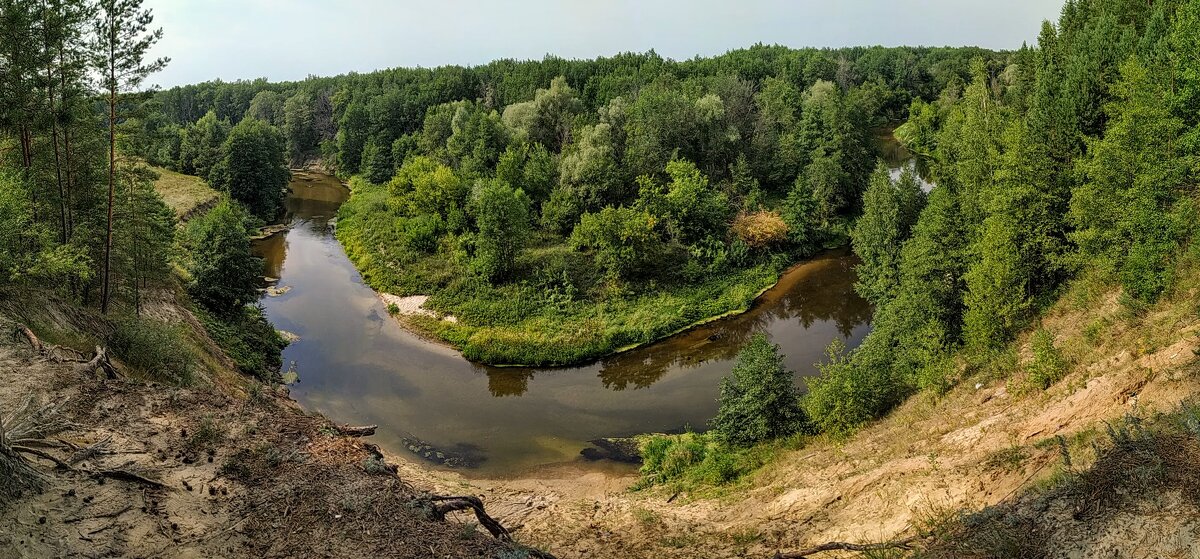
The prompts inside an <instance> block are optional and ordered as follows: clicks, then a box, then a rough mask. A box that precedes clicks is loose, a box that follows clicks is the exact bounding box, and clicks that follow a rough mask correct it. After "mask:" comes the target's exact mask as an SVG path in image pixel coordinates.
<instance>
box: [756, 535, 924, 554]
mask: <svg viewBox="0 0 1200 559" xmlns="http://www.w3.org/2000/svg"><path fill="white" fill-rule="evenodd" d="M920 539H921V536H912V537H908V538H904V539H902V540H894V541H890V542H880V543H846V542H827V543H823V544H821V545H817V546H813V547H809V548H806V549H801V550H799V551H788V552H782V551H777V552H775V555H772V558H773V559H804V558H805V557H809V556H811V555H816V554H818V553H821V552H824V551H880V550H884V549H912V546H913V544H914V543H916V542H917V541H919V540H920Z"/></svg>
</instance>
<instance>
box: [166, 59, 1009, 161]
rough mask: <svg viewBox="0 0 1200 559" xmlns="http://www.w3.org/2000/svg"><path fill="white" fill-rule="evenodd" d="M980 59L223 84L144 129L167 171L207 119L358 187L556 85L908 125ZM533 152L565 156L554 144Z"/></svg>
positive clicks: (595, 103) (590, 100) (550, 65)
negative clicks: (435, 120)
mask: <svg viewBox="0 0 1200 559" xmlns="http://www.w3.org/2000/svg"><path fill="white" fill-rule="evenodd" d="M976 56H982V57H985V58H990V57H993V56H994V53H991V52H989V51H985V50H981V49H972V48H907V47H901V48H883V47H869V48H864V47H859V48H848V49H838V50H816V49H799V50H797V49H789V48H785V47H780V46H764V45H757V46H754V47H751V48H748V49H741V50H735V51H731V52H729V53H727V54H725V55H722V56H717V57H711V58H696V59H693V60H687V61H673V60H669V59H664V58H662V57H661V56H659V55H657V54H656V53H654V52H653V51H651V52H648V53H641V54H639V53H627V54H621V55H617V56H614V57H606V58H597V59H594V60H566V59H562V58H556V57H552V56H547V57H546V58H545V59H543V60H540V61H517V60H498V61H495V62H492V63H490V64H487V65H483V66H476V67H458V66H447V67H441V68H436V69H421V68H416V69H414V68H397V69H392V70H383V71H378V72H372V73H368V74H349V75H344V76H337V77H328V78H318V77H310V78H308V79H306V80H304V81H300V82H287V83H269V82H267V81H266V80H255V81H245V82H233V83H223V82H219V81H217V82H209V83H202V84H196V85H188V86H183V87H176V88H172V89H169V90H166V91H163V92H160V93H158V94H157V95H156V96H155V99H154V101H153V108H152V110H151V113H154V114H155V116H154V117H152V118H147V120H146V122H145V123H144V125H145V127H146V129H147V131H149V132H150V133H151V134H150V136H154V135H158V136H160V137H161V138H162V139H163V141H162V143H161V144H160V145H158V146H156V148H155V149H156V150H161V152H160V154H159V155H158V156H157V161H159V162H160V163H167V162H170V161H177V160H178V155H179V154H178V152H177V151H175V149H176V148H175V147H174V146H175V145H177V144H176V142H177V141H178V139H179V138H180V132H181V129H182V128H184V127H186V126H187V125H189V124H192V123H194V122H196V121H198V120H200V119H201V118H203V117H204V116H205V115H206V114H207V113H209V112H211V113H213V115H214V117H215V118H216V119H217V120H219V121H225V122H228V123H229V124H230V125H234V124H237V123H238V122H239V121H240V120H241V119H243V118H245V117H246V116H247V115H249V116H253V117H255V118H258V119H260V120H264V121H266V122H269V123H271V124H273V125H275V126H276V127H278V128H280V129H281V130H282V131H284V134H285V136H286V138H287V143H288V148H289V154H290V156H291V158H292V161H293V163H295V164H299V163H300V162H303V161H304V160H306V159H310V158H316V157H320V158H323V159H324V162H325V163H326V164H327V165H329V166H330V167H336V168H337V169H338V170H339V172H341V173H342V174H344V175H347V176H348V175H351V174H354V173H357V172H360V171H361V170H362V166H363V165H364V164H370V163H371V161H373V160H374V159H375V158H380V159H382V156H379V155H377V153H378V152H379V151H384V152H387V153H386V158H388V159H390V160H391V166H392V167H399V166H400V164H402V163H403V159H404V157H403V156H404V151H405V150H404V148H403V147H402V148H401V150H400V153H398V154H397V153H393V151H394V150H393V147H394V146H395V143H396V141H397V140H399V139H401V138H402V137H404V136H406V135H409V134H414V133H416V132H418V131H420V130H421V128H422V127H423V126H424V123H425V120H426V116H427V114H428V111H429V109H430V108H431V107H435V106H437V105H441V104H444V103H451V102H454V101H460V100H472V101H475V100H478V101H480V103H481V104H482V105H483V107H484V108H486V109H495V110H502V109H503V108H504V107H507V106H509V105H513V104H516V103H523V102H527V101H530V100H532V99H533V98H534V96H535V95H536V92H537V90H539V89H548V88H549V87H550V82H551V81H552V80H553V79H554V78H557V77H563V78H564V80H565V81H566V84H567V85H569V86H570V87H571V88H573V89H574V90H575V91H577V92H578V100H579V102H580V106H579V109H580V110H581V112H583V113H590V114H594V113H595V112H596V111H598V110H599V109H600V108H602V107H605V106H607V105H609V104H610V103H611V102H612V101H613V100H614V99H616V98H618V97H622V98H624V99H625V100H630V99H632V98H634V97H636V96H637V93H638V92H639V91H640V90H642V89H643V88H645V87H647V86H649V85H652V84H655V83H656V82H666V83H671V82H675V83H689V84H692V89H697V88H699V89H705V90H709V91H710V92H712V93H714V94H717V95H719V96H720V97H721V98H722V99H723V102H724V103H725V104H726V106H727V107H728V108H730V111H731V112H736V108H734V106H733V105H734V104H740V105H739V107H740V108H742V109H748V108H749V107H748V106H749V105H750V104H752V99H751V97H752V96H753V94H754V92H755V91H756V90H757V89H758V87H759V86H760V85H761V84H762V83H763V82H764V80H766V79H767V78H771V77H775V78H779V79H783V80H785V81H787V82H789V83H790V84H791V85H792V86H793V87H794V88H796V89H797V90H804V89H806V88H808V87H810V86H812V85H813V84H815V83H816V82H817V81H818V80H824V81H829V82H833V83H836V84H838V86H839V87H840V88H841V89H842V90H848V89H850V88H851V87H855V86H864V85H866V86H869V87H871V88H874V89H877V90H879V91H880V92H882V93H884V95H883V96H882V99H880V102H881V103H882V105H883V112H884V114H886V115H887V116H889V117H892V118H900V117H903V116H904V114H905V111H906V110H907V107H908V104H909V102H910V101H911V100H912V99H914V98H921V99H926V100H930V99H933V98H935V97H936V96H937V94H938V93H939V92H941V91H942V90H943V89H945V87H946V86H947V85H949V84H951V83H961V82H963V81H965V80H966V79H967V78H968V73H967V71H968V64H967V63H968V61H969V60H970V59H971V58H972V57H976ZM717 77H719V78H720V79H719V80H716V81H713V79H714V78H717ZM706 80H707V83H706ZM745 112H746V111H745V110H743V112H742V115H743V116H744V113H745ZM565 124H567V125H570V123H565ZM742 130H743V131H744V130H745V129H744V128H743V129H742ZM534 140H535V141H541V143H542V144H543V145H544V146H546V147H547V148H550V149H553V148H554V147H555V146H553V145H552V144H553V143H554V142H553V141H551V140H550V139H549V138H534ZM559 143H561V142H559ZM368 145H370V146H374V147H373V149H372V152H373V153H366V154H365V153H364V152H365V150H366V148H367V146H368ZM402 145H403V144H402ZM364 155H371V156H375V157H374V158H373V157H364ZM396 155H399V157H395V156H396ZM660 170H661V169H660Z"/></svg>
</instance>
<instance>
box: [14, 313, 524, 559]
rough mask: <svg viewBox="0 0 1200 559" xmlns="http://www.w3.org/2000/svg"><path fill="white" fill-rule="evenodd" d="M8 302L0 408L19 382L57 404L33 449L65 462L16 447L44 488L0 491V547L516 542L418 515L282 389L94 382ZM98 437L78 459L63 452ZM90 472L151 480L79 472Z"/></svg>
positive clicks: (273, 553) (375, 547)
mask: <svg viewBox="0 0 1200 559" xmlns="http://www.w3.org/2000/svg"><path fill="white" fill-rule="evenodd" d="M159 295H160V296H159V297H158V298H157V302H156V307H155V308H154V312H153V314H156V315H158V316H160V317H161V316H166V317H174V318H175V319H176V320H175V321H176V322H183V323H187V322H188V321H187V320H184V317H185V316H187V317H190V313H188V312H187V311H186V310H183V309H182V308H180V307H179V306H177V305H173V304H169V302H170V301H171V300H172V298H171V297H170V296H169V295H165V296H164V295H162V294H159ZM24 305H26V306H29V303H28V299H26V302H25V303H24ZM26 310H27V311H29V309H26ZM32 312H36V313H37V314H38V316H39V317H41V320H42V323H43V324H49V323H53V326H54V328H53V329H54V330H55V331H56V335H57V336H63V333H64V332H89V331H91V332H94V331H96V329H97V328H103V321H100V320H99V319H96V318H95V317H94V316H92V315H90V314H89V313H86V312H78V311H76V310H72V309H71V308H69V307H65V306H62V305H55V304H52V303H51V304H46V305H45V308H39V309H36V310H33V311H32ZM12 314H13V313H12V312H8V311H3V310H0V329H2V330H3V332H4V334H5V335H4V337H3V339H0V415H2V414H3V413H8V412H10V411H11V410H13V409H14V408H15V407H16V406H18V405H19V403H20V402H22V401H23V400H24V399H25V398H26V397H27V395H29V394H36V395H37V396H38V397H39V398H40V399H41V400H42V401H44V402H62V404H61V406H60V411H59V414H58V415H57V420H58V421H60V422H61V423H63V424H64V425H66V426H67V427H68V428H67V429H65V430H64V431H63V432H62V433H59V434H57V435H55V436H53V437H50V438H49V440H50V441H59V440H61V441H63V443H62V444H59V445H58V447H55V448H48V449H46V452H48V453H49V454H51V455H52V456H55V457H57V458H58V459H60V460H62V461H63V462H65V463H68V464H70V468H71V469H70V470H67V469H64V468H62V467H56V466H55V464H54V463H52V462H51V461H49V460H44V459H40V458H34V459H32V461H33V462H34V463H35V465H36V466H37V467H38V469H40V470H41V471H42V472H44V473H45V474H46V478H45V479H46V483H45V488H44V490H43V491H41V492H40V493H29V492H27V493H26V494H25V495H23V496H22V497H20V498H18V499H16V500H15V501H10V502H0V557H4V558H8V557H22V558H24V557H253V558H256V559H257V558H263V557H496V556H499V555H500V554H501V553H503V552H506V551H513V550H515V549H516V548H515V547H513V546H512V545H511V544H505V543H502V542H499V541H497V540H495V539H493V538H492V537H491V536H490V535H488V534H487V533H486V532H485V531H483V530H482V529H477V528H476V527H475V525H474V519H473V517H472V516H467V515H466V514H465V513H452V516H453V517H454V518H453V519H452V520H453V521H452V522H436V521H433V520H431V519H430V517H429V516H428V514H427V513H426V508H427V507H428V504H427V502H426V501H424V500H423V497H426V496H428V493H427V492H426V490H424V489H422V488H419V487H414V486H413V485H411V484H410V483H408V482H407V481H406V480H405V479H404V478H403V477H401V476H397V475H396V474H395V473H393V471H394V470H395V468H394V467H389V465H388V464H387V463H386V462H385V461H380V460H378V459H377V454H375V451H374V449H373V447H372V445H369V444H367V443H364V442H363V441H362V440H359V439H353V438H347V437H342V436H339V435H337V434H336V430H335V429H334V428H333V424H332V423H330V422H329V421H328V420H326V419H325V418H323V417H320V416H318V415H313V414H308V413H306V412H304V411H303V410H301V409H300V408H299V407H298V406H297V405H296V404H294V403H293V402H292V401H291V400H290V399H289V398H288V397H287V393H286V390H285V389H283V388H271V387H257V388H256V385H254V384H253V383H251V382H249V381H248V380H247V379H245V378H241V377H238V376H237V375H236V373H232V372H230V371H228V370H223V371H221V370H215V371H212V372H211V374H209V375H208V376H207V377H205V378H203V379H202V382H201V383H200V384H201V386H200V387H196V388H186V389H181V388H171V387H165V386H161V385H155V384H152V383H146V382H144V381H140V380H134V379H118V380H101V379H98V378H94V377H92V376H88V375H83V374H81V373H79V372H78V369H77V368H76V367H75V365H74V364H72V363H59V362H54V361H51V360H48V359H47V358H45V357H43V356H40V355H37V354H35V352H33V351H32V349H30V347H29V346H28V345H27V344H25V343H24V342H23V341H20V340H18V339H15V338H14V337H13V336H11V335H9V333H11V332H13V330H14V327H15V325H16V322H17V321H16V320H14V319H13V318H12ZM23 314H25V313H23ZM66 337H69V336H66ZM82 337H85V336H81V338H82ZM212 362H215V363H220V362H221V361H220V360H213V361H212ZM106 440H109V441H110V442H109V443H107V444H105V445H102V446H101V447H100V451H99V452H96V453H94V454H93V455H90V456H86V455H81V454H85V453H78V452H76V451H74V450H72V448H85V447H88V446H89V445H93V444H95V443H97V442H101V441H106ZM100 471H123V472H130V473H134V474H137V475H138V476H142V477H144V478H145V479H147V480H152V481H155V482H160V483H161V486H158V485H157V484H156V483H148V482H146V481H144V480H141V481H139V480H137V479H133V480H126V479H116V478H113V477H102V476H95V475H93V474H94V473H95V472H100ZM407 471H409V470H407V469H406V470H403V471H402V472H407ZM125 477H128V476H125ZM485 502H486V498H485Z"/></svg>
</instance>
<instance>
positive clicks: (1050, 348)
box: [1029, 328, 1067, 390]
mask: <svg viewBox="0 0 1200 559" xmlns="http://www.w3.org/2000/svg"><path fill="white" fill-rule="evenodd" d="M1030 344H1031V345H1032V350H1033V361H1032V362H1031V363H1030V364H1029V381H1030V382H1031V383H1033V385H1034V386H1036V387H1038V388H1041V389H1042V390H1045V389H1047V388H1050V386H1051V385H1053V384H1054V383H1056V382H1058V381H1059V380H1061V379H1062V377H1063V376H1064V375H1066V373H1067V360H1066V359H1065V358H1064V357H1063V355H1062V352H1061V351H1060V350H1059V349H1058V348H1057V347H1055V346H1054V334H1052V333H1051V332H1050V331H1049V330H1047V329H1045V328H1040V329H1038V331H1037V332H1034V333H1033V339H1032V340H1031V341H1030Z"/></svg>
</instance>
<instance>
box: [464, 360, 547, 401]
mask: <svg viewBox="0 0 1200 559" xmlns="http://www.w3.org/2000/svg"><path fill="white" fill-rule="evenodd" d="M476 369H477V370H478V369H483V371H484V372H486V373H487V376H488V392H491V393H492V396H495V397H497V398H501V397H504V396H520V395H522V394H524V393H525V391H527V390H529V379H531V378H533V372H534V371H533V369H516V368H513V369H497V368H493V367H476Z"/></svg>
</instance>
